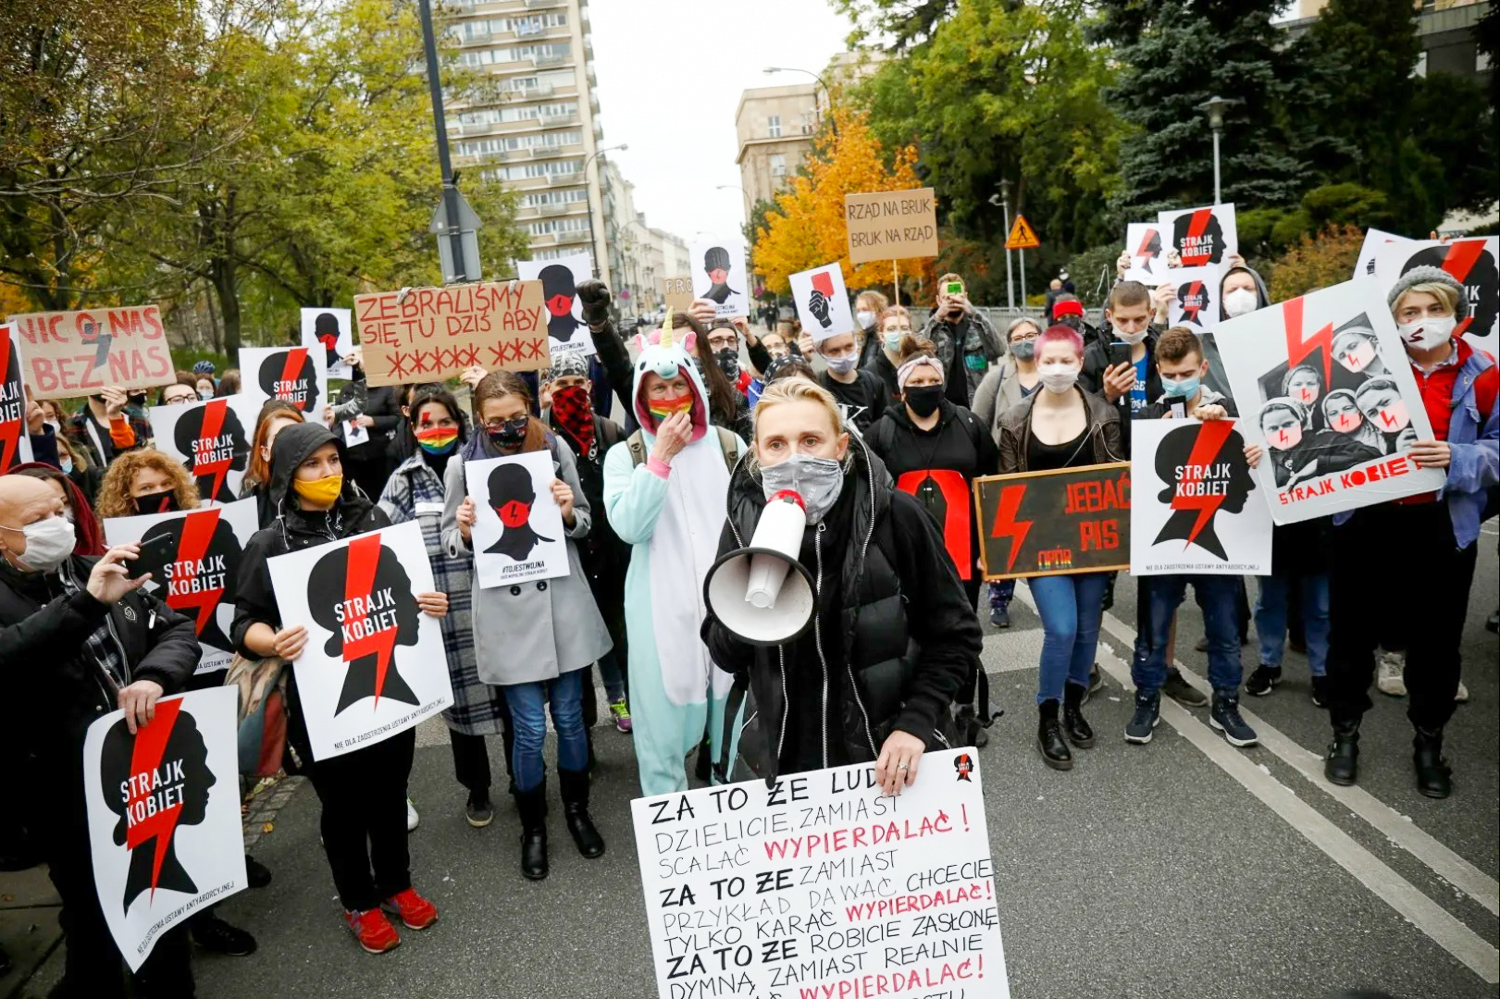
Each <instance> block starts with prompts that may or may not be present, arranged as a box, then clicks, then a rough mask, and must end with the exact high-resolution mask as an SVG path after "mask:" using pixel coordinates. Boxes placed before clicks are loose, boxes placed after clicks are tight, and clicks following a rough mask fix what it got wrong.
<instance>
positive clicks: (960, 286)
mask: <svg viewBox="0 0 1500 999" xmlns="http://www.w3.org/2000/svg"><path fill="white" fill-rule="evenodd" d="M943 293H944V294H946V295H962V294H963V293H964V283H963V282H962V281H949V282H948V283H947V284H945V285H943Z"/></svg>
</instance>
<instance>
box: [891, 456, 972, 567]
mask: <svg viewBox="0 0 1500 999" xmlns="http://www.w3.org/2000/svg"><path fill="white" fill-rule="evenodd" d="M896 488H897V489H899V490H901V491H902V492H904V493H910V494H911V495H912V496H915V497H916V498H917V502H919V503H921V504H922V507H923V509H925V510H926V511H927V512H928V513H929V514H930V515H931V516H932V518H933V519H934V520H936V521H937V524H938V527H939V528H940V529H941V530H942V532H943V547H944V548H946V549H947V551H948V557H949V558H951V559H952V560H953V565H954V568H956V569H958V578H959V579H965V580H967V579H972V578H973V577H974V549H973V532H974V521H973V514H972V513H971V512H970V510H969V484H968V483H967V482H965V481H964V477H963V475H962V474H960V473H958V472H955V471H953V470H952V469H949V468H925V469H921V470H920V471H914V472H906V473H903V474H902V476H901V477H900V478H899V479H897V480H896Z"/></svg>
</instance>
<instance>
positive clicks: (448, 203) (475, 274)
mask: <svg viewBox="0 0 1500 999" xmlns="http://www.w3.org/2000/svg"><path fill="white" fill-rule="evenodd" d="M417 9H418V11H419V12H420V13H421V17H422V47H423V48H424V49H425V50H426V55H427V87H428V90H429V91H431V93H432V123H433V125H434V126H435V128H436V130H437V153H438V168H439V169H440V170H441V171H442V175H443V199H442V201H441V202H440V203H439V205H438V210H437V211H436V212H434V213H433V216H432V225H431V226H429V227H428V231H430V232H433V233H435V234H436V235H437V237H438V255H439V257H440V258H441V259H442V262H443V283H444V284H461V283H464V282H470V281H478V280H480V279H481V275H480V268H479V237H478V235H477V234H476V232H475V230H477V229H478V228H479V225H480V222H479V217H478V216H477V215H475V214H474V209H472V208H470V207H469V203H468V202H467V201H465V200H464V197H463V195H462V194H460V193H459V192H458V178H457V176H456V175H455V174H454V173H453V162H452V160H451V158H450V157H449V155H448V122H447V120H446V118H445V117H444V115H443V79H442V73H441V72H440V70H439V67H438V54H437V38H436V36H435V35H434V34H433V30H432V5H431V2H430V0H418V3H417ZM439 216H441V218H440V217H439Z"/></svg>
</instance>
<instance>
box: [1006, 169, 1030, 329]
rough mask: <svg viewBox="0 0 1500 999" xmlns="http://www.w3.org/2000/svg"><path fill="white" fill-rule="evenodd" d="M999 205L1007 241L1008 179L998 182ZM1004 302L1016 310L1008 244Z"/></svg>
mask: <svg viewBox="0 0 1500 999" xmlns="http://www.w3.org/2000/svg"><path fill="white" fill-rule="evenodd" d="M1000 206H1001V208H1000V210H1001V213H1002V217H1003V218H1004V220H1005V238H1006V241H1007V242H1008V241H1009V240H1010V181H1008V180H1002V181H1001V182H1000ZM1022 283H1023V284H1024V283H1025V278H1024V277H1023V278H1022ZM1023 294H1024V292H1023ZM1005 302H1006V305H1007V306H1009V308H1010V310H1011V311H1012V312H1014V311H1015V310H1016V289H1015V286H1014V282H1013V277H1012V274H1011V268H1010V247H1009V246H1007V247H1006V248H1005Z"/></svg>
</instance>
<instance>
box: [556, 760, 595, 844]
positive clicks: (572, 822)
mask: <svg viewBox="0 0 1500 999" xmlns="http://www.w3.org/2000/svg"><path fill="white" fill-rule="evenodd" d="M557 776H558V781H559V783H560V784H561V785H562V800H563V820H564V821H565V822H567V824H568V832H569V833H570V834H571V835H572V837H573V843H574V845H576V846H577V847H578V852H579V853H581V854H583V855H584V856H585V857H588V858H589V859H590V860H593V859H594V858H595V857H602V856H604V837H603V836H600V835H599V830H598V829H595V828H594V820H593V819H591V818H589V774H588V771H587V770H578V771H574V770H558V771H557Z"/></svg>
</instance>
